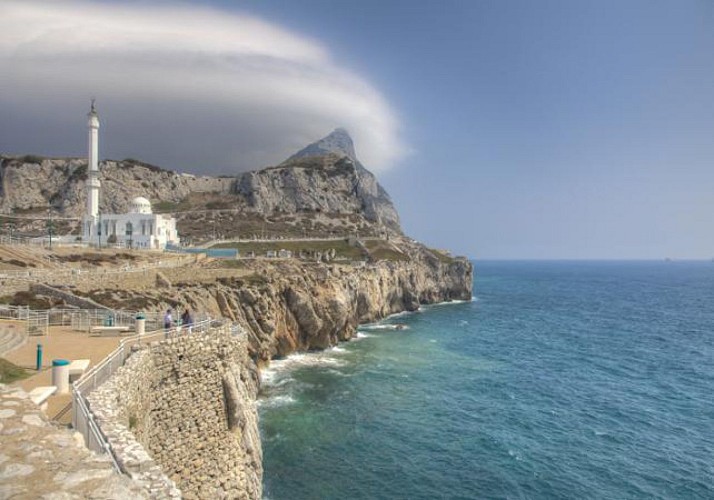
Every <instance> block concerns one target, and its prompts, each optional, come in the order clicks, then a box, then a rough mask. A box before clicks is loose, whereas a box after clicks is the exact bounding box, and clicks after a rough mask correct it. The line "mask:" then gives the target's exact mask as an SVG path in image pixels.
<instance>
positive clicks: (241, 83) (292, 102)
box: [0, 0, 406, 172]
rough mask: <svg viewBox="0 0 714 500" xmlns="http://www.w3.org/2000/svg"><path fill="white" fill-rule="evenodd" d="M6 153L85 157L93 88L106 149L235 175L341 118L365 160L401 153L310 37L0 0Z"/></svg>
mask: <svg viewBox="0 0 714 500" xmlns="http://www.w3.org/2000/svg"><path fill="white" fill-rule="evenodd" d="M0 19H3V29H2V30H0V68H1V69H2V71H0V88H2V93H0V115H3V116H4V117H5V118H6V119H5V120H1V122H4V123H2V124H0V151H4V152H38V153H44V154H48V155H52V154H78V155H81V154H83V148H84V145H85V143H84V141H83V139H82V138H83V134H84V131H83V130H82V128H81V127H82V124H83V121H84V113H85V112H86V107H87V102H88V98H89V97H90V96H96V97H97V102H98V107H99V111H100V116H101V118H102V122H103V130H102V145H103V151H102V156H103V157H114V158H122V157H125V156H132V157H137V158H142V159H145V160H147V161H152V162H156V163H160V164H162V165H165V166H168V167H174V168H188V169H191V170H194V171H207V172H218V171H220V172H230V171H235V170H245V169H248V168H257V167H260V166H264V165H268V164H274V163H277V162H279V161H281V160H282V159H284V158H285V157H286V156H288V155H289V154H291V153H293V152H294V151H295V150H297V149H298V148H300V147H302V146H304V145H306V144H307V143H309V142H312V141H314V140H316V139H319V138H320V137H322V136H323V135H326V134H327V133H329V132H330V131H331V130H332V129H333V128H335V127H338V126H342V127H345V128H347V129H348V130H349V131H350V133H351V134H352V136H353V138H354V140H355V143H356V146H357V153H358V155H359V156H360V158H361V159H362V161H363V163H365V165H366V166H367V167H368V168H371V169H373V170H375V171H380V170H384V169H387V168H389V167H390V166H392V165H394V163H395V162H396V161H397V160H398V159H399V158H400V157H401V156H403V154H404V153H405V151H406V149H405V147H404V145H403V144H402V143H401V141H400V139H399V135H398V129H399V123H398V120H397V118H396V116H395V114H394V112H393V110H392V109H391V108H390V106H389V104H388V103H387V102H386V101H385V99H384V98H383V97H382V96H381V95H380V93H379V92H378V91H377V90H376V89H375V88H374V87H373V86H372V85H370V84H369V82H367V81H366V80H364V79H363V78H361V77H359V76H357V75H356V74H354V73H352V72H350V71H349V70H348V69H346V68H343V67H341V66H340V65H339V64H337V63H336V62H335V61H334V60H333V59H332V58H331V56H330V53H329V50H328V49H327V48H326V47H325V46H324V45H323V44H321V43H319V42H318V41H316V40H312V39H310V38H308V37H305V36H303V35H300V34H296V33H291V32H289V31H287V30H285V29H283V28H281V27H279V26H276V25H273V24H270V23H268V22H265V21H263V20H261V19H258V18H256V17H253V16H250V15H245V14H236V13H231V12H224V11H219V10H212V9H208V8H205V7H200V8H198V7H192V6H188V5H185V4H181V5H179V6H176V5H174V6H167V5H159V6H141V5H137V4H130V5H128V6H125V5H120V4H92V3H88V2H85V1H74V0H72V1H66V2H65V1H62V2H59V1H52V2H40V1H23V0H18V1H15V0H3V2H2V3H0Z"/></svg>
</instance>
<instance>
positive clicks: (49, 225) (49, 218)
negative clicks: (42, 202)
mask: <svg viewBox="0 0 714 500" xmlns="http://www.w3.org/2000/svg"><path fill="white" fill-rule="evenodd" d="M52 229H53V228H52V207H50V208H48V209H47V234H48V235H49V237H50V250H52Z"/></svg>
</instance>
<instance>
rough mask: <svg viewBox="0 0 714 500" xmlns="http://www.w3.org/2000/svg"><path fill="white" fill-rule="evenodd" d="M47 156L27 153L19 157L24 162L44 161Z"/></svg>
mask: <svg viewBox="0 0 714 500" xmlns="http://www.w3.org/2000/svg"><path fill="white" fill-rule="evenodd" d="M44 159H45V158H44V157H43V156H39V155H25V156H21V157H20V158H18V160H20V161H21V162H22V163H42V161H43V160H44Z"/></svg>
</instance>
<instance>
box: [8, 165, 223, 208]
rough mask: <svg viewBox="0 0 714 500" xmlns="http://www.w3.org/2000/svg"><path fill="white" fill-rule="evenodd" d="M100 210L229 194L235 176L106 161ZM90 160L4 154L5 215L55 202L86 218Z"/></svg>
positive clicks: (52, 205)
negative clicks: (142, 200) (137, 200)
mask: <svg viewBox="0 0 714 500" xmlns="http://www.w3.org/2000/svg"><path fill="white" fill-rule="evenodd" d="M100 172H101V173H100V180H101V183H102V188H101V196H100V211H101V212H103V213H122V212H125V211H126V210H127V209H128V208H129V202H130V201H131V199H132V198H135V197H136V196H139V195H142V196H145V197H147V198H149V199H150V200H151V201H152V202H154V203H156V202H161V201H164V202H171V203H178V202H180V201H181V200H183V199H184V198H186V197H187V196H188V195H189V194H191V193H194V192H214V193H219V194H227V193H228V192H230V190H231V187H232V185H233V182H234V181H233V179H227V178H217V177H208V176H193V175H187V174H179V173H176V172H172V171H169V170H163V169H160V168H158V167H154V166H152V165H146V164H143V163H140V162H136V161H111V160H108V161H103V162H101V164H100ZM86 181H87V160H86V159H83V158H64V159H52V158H45V159H42V158H37V157H32V156H23V157H9V156H0V213H13V212H31V211H33V209H39V210H44V209H45V208H46V207H48V206H51V207H52V208H53V209H54V210H55V211H56V213H58V214H60V215H63V216H67V217H81V216H82V215H83V214H84V208H85V204H86V192H87V191H86V189H87V188H86Z"/></svg>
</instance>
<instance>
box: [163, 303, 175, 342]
mask: <svg viewBox="0 0 714 500" xmlns="http://www.w3.org/2000/svg"><path fill="white" fill-rule="evenodd" d="M172 324H173V318H172V317H171V309H166V314H164V339H167V338H169V331H170V330H171V325H172Z"/></svg>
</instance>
